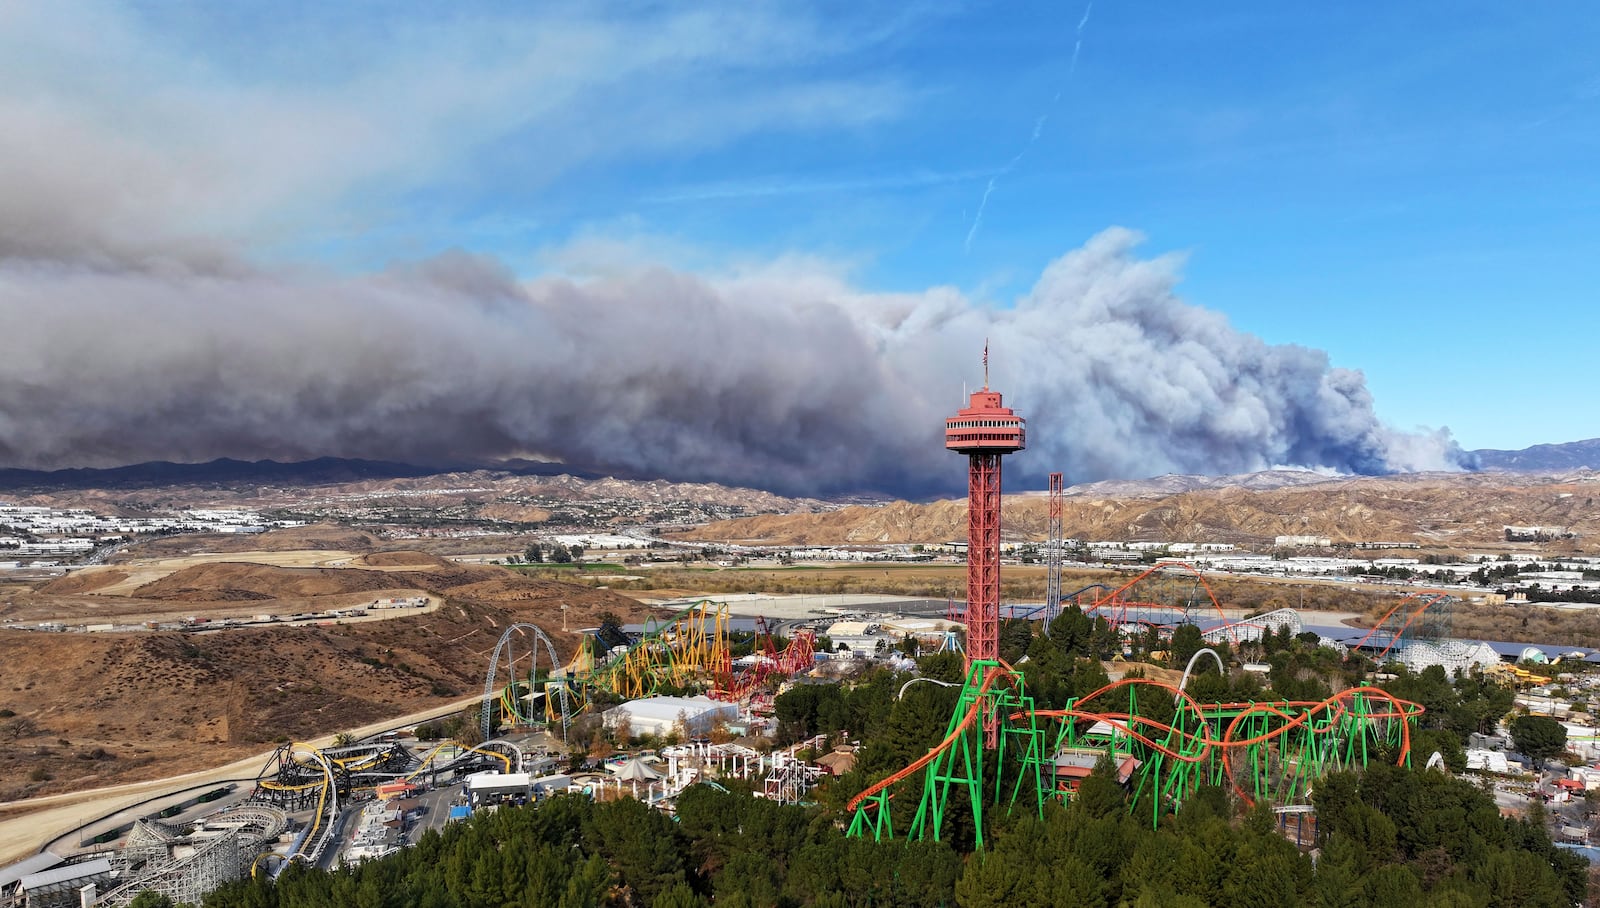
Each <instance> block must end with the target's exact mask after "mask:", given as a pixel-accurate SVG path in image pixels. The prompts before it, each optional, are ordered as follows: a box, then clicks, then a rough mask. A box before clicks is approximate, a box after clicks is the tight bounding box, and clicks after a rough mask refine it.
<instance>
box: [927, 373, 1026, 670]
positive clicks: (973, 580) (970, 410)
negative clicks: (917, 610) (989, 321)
mask: <svg viewBox="0 0 1600 908" xmlns="http://www.w3.org/2000/svg"><path fill="white" fill-rule="evenodd" d="M944 446H945V448H946V449H947V450H950V451H954V452H956V453H957V454H965V455H967V458H968V464H969V465H968V467H967V647H966V649H967V662H968V664H971V663H973V662H978V661H985V662H998V661H999V659H1000V458H1002V457H1004V456H1005V455H1007V454H1011V453H1014V452H1016V451H1020V450H1022V449H1023V448H1026V447H1027V446H1028V425H1027V420H1025V419H1023V418H1022V417H1020V416H1018V415H1017V414H1015V413H1013V412H1012V411H1011V408H1010V407H1006V406H1002V405H1001V402H1000V392H999V391H991V390H989V348H988V345H985V346H984V349H983V390H981V391H974V392H973V393H972V398H971V400H970V401H968V404H967V406H966V407H964V408H963V409H961V410H960V411H958V412H957V413H956V415H954V416H952V417H950V418H949V419H947V420H945V423H944Z"/></svg>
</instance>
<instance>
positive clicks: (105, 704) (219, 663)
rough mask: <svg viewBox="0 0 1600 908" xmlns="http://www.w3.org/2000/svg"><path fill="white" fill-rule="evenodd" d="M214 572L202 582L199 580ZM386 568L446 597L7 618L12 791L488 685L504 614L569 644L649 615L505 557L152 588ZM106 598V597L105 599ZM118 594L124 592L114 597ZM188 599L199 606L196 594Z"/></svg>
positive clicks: (12, 794) (240, 749)
mask: <svg viewBox="0 0 1600 908" xmlns="http://www.w3.org/2000/svg"><path fill="white" fill-rule="evenodd" d="M202 582H203V583H215V584H218V586H217V587H214V588H212V589H211V590H209V591H204V590H202V589H201V588H200V587H197V586H195V584H197V583H202ZM379 582H381V583H382V584H383V586H384V587H386V588H413V589H420V590H426V591H428V592H430V593H432V594H434V595H436V596H440V597H442V598H443V600H444V605H443V606H442V607H440V608H439V609H437V610H435V611H432V612H428V613H426V614H418V615H412V616H408V617H400V618H394V619H391V620H386V621H371V622H366V623H350V624H341V625H333V626H324V627H311V626H303V627H261V628H237V629H229V630H221V631H210V632H204V633H179V632H142V633H95V634H84V633H56V634H50V633H39V632H28V631H21V630H0V665H3V666H4V667H5V669H4V673H3V679H4V680H3V682H0V801H8V800H14V799H18V798H23V797H28V796H31V795H35V794H41V793H48V792H57V791H64V790H67V789H71V788H82V787H89V786H95V785H103V784H109V783H113V782H121V781H131V780H136V779H141V778H151V777H155V776H159V775H166V774H169V773H173V772H179V771H185V770H191V769H197V768H201V767H204V766H210V765H216V764H220V763H223V762H227V761H228V760H231V759H236V758H238V757H240V756H244V755H248V754H250V753H255V752H259V751H261V750H262V749H263V748H264V747H265V746H267V745H270V744H271V743H272V742H275V741H285V740H297V739H302V738H308V737H312V736H315V735H319V734H326V733H329V732H336V731H340V730H342V729H347V728H351V727H354V726H357V725H360V724H363V723H368V722H374V721H378V720H381V719H383V718H385V717H389V716H398V715H402V714H405V713H408V712H412V711H415V710H419V709H424V708H427V707H430V706H436V705H438V704H440V703H444V702H447V701H448V700H450V699H454V698H459V697H461V696H465V695H470V694H472V693H473V692H474V691H477V690H481V689H482V684H483V678H484V673H485V671H486V670H487V667H488V659H489V655H490V653H491V652H492V651H493V649H494V646H495V643H496V642H497V640H498V639H499V637H500V634H501V633H502V632H503V630H504V629H505V627H506V626H508V625H509V624H512V623H514V622H518V621H526V622H533V623H536V624H538V625H540V626H541V627H542V628H543V629H544V630H545V631H546V632H547V633H548V634H549V635H550V636H551V637H552V638H553V639H554V640H555V642H556V645H557V647H558V649H559V651H560V652H561V653H562V654H563V655H564V656H566V655H568V654H570V653H572V652H573V650H574V645H575V643H576V636H575V635H574V634H568V633H563V632H562V631H561V627H562V610H561V607H562V605H563V604H565V605H568V606H569V607H570V611H569V612H568V613H567V616H566V617H567V619H568V621H569V622H570V624H571V626H573V627H583V626H587V625H591V624H593V623H594V622H595V621H596V619H597V618H598V616H599V614H600V613H601V612H603V611H613V612H616V613H617V614H619V615H621V616H623V617H624V618H625V619H630V620H642V618H643V615H644V614H645V611H644V609H643V608H642V607H641V606H639V605H638V604H637V603H636V602H634V601H632V600H630V599H626V598H623V597H621V596H617V595H614V594H612V593H609V592H606V591H599V590H591V589H587V588H584V587H577V586H572V585H569V584H565V583H556V582H552V581H545V580H538V579H534V578H529V577H524V576H521V575H519V574H516V573H514V572H512V571H508V570H505V569H502V568H497V567H464V566H452V567H449V568H434V569H430V570H418V571H405V570H393V569H391V570H387V571H367V570H360V569H348V570H335V569H286V568H276V567H270V566H264V565H240V564H229V563H221V564H207V565H200V566H198V567H197V568H195V569H186V570H183V571H179V572H177V573H174V574H172V575H171V576H169V577H167V578H165V579H164V580H161V581H158V582H156V583H152V584H149V585H148V588H146V589H141V590H140V596H141V597H142V598H143V597H149V596H151V595H155V594H160V595H169V596H178V597H186V596H189V595H196V596H199V595H210V596H212V597H213V598H215V597H217V596H221V595H227V594H229V592H228V591H238V592H240V593H250V594H271V595H274V596H280V595H287V594H289V593H292V592H307V591H310V590H312V589H335V588H337V589H341V590H348V589H350V588H352V586H354V587H355V588H364V586H365V585H366V584H375V583H379ZM99 598H108V597H99ZM109 598H115V597H109ZM185 607H186V608H187V607H190V606H187V605H186V606H185Z"/></svg>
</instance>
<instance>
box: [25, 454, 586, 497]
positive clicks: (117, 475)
mask: <svg viewBox="0 0 1600 908" xmlns="http://www.w3.org/2000/svg"><path fill="white" fill-rule="evenodd" d="M484 469H492V470H496V471H499V472H503V473H510V474H513V475H516V476H561V475H569V476H576V477H579V478H581V479H598V478H600V477H601V474H599V473H596V472H594V471H592V470H583V469H579V468H576V467H572V466H568V465H566V464H559V463H544V462H541V461H535V460H506V461H499V462H496V463H493V464H482V463H458V464H439V465H433V466H421V465H418V464H407V463H391V462H389V461H383V460H354V459H349V458H343V457H319V458H317V459H316V460H302V461H298V462H294V463H280V462H278V461H276V460H256V461H249V460H231V459H229V458H221V459H218V460H213V461H209V462H207V463H169V462H167V461H152V462H150V463H139V464H132V465H130V466H126V467H111V468H109V469H101V470H97V469H87V468H85V469H71V470H16V469H4V470H0V489H3V490H8V491H9V490H38V491H46V490H49V491H54V490H63V489H110V488H115V489H142V488H160V487H164V486H177V485H223V486H225V485H237V484H249V485H278V486H316V485H338V484H342V483H348V482H362V481H368V480H379V479H413V478H416V477H421V476H434V475H437V474H440V473H451V472H466V471H472V470H484Z"/></svg>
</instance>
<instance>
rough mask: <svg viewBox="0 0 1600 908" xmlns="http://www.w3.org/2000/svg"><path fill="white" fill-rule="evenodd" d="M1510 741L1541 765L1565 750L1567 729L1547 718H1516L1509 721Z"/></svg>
mask: <svg viewBox="0 0 1600 908" xmlns="http://www.w3.org/2000/svg"><path fill="white" fill-rule="evenodd" d="M1511 740H1512V741H1513V742H1514V743H1515V744H1516V745H1517V750H1519V751H1521V752H1522V753H1524V754H1527V755H1528V756H1529V757H1531V758H1533V759H1534V760H1535V761H1537V762H1540V763H1542V762H1544V761H1545V760H1548V759H1550V758H1552V757H1556V756H1560V754H1561V752H1562V751H1564V750H1566V749H1567V727H1566V726H1565V725H1562V724H1561V723H1560V722H1557V721H1556V720H1554V719H1552V718H1550V717H1549V716H1518V717H1516V718H1515V719H1512V720H1511Z"/></svg>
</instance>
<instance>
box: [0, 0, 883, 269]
mask: <svg viewBox="0 0 1600 908" xmlns="http://www.w3.org/2000/svg"><path fill="white" fill-rule="evenodd" d="M419 9H420V11H415V12H414V11H409V10H408V11H404V12H400V13H396V14H394V15H392V17H390V18H391V19H392V21H389V19H386V20H385V21H384V22H383V23H381V25H382V27H381V28H380V27H377V25H378V24H377V23H374V22H371V21H368V22H364V23H363V22H360V21H340V22H334V23H330V24H329V25H328V28H329V29H331V30H333V31H334V37H331V38H330V37H329V36H327V35H324V34H323V33H322V27H321V26H322V23H315V25H316V27H311V26H310V25H308V24H307V23H304V22H296V21H290V20H293V19H294V16H296V15H302V13H300V12H299V11H296V12H293V13H289V14H287V15H285V16H284V19H285V20H286V21H283V22H274V21H272V17H270V16H267V15H266V14H265V13H261V14H259V16H258V18H259V19H261V20H262V21H260V22H258V23H254V25H255V26H257V27H259V29H260V31H259V33H257V34H252V35H249V36H242V35H238V34H205V33H196V32H195V31H193V30H190V31H186V32H184V33H182V34H176V33H174V32H171V31H168V30H163V29H162V28H161V27H160V26H159V24H157V23H154V22H152V21H150V20H147V19H142V18H141V17H140V16H139V15H138V14H137V13H136V12H135V11H134V8H130V7H126V6H123V5H120V4H114V3H99V2H92V0H80V2H70V0H69V2H64V3H61V4H33V5H18V6H7V7H6V8H5V10H4V12H3V15H4V16H5V19H4V22H3V25H4V27H0V84H4V85H5V86H6V89H5V91H4V92H3V93H0V172H4V173H6V175H7V189H6V191H5V192H4V193H0V258H3V257H4V256H7V255H22V256H28V257H45V258H50V257H57V256H62V255H81V254H83V253H84V252H85V251H92V252H93V254H95V255H99V256H103V257H106V258H108V259H118V260H125V259H178V260H184V261H188V262H191V263H194V262H198V261H202V260H214V259H216V258H219V257H227V256H228V255H229V254H230V250H236V249H238V248H242V247H248V246H251V245H256V244H260V243H263V242H266V243H271V242H273V241H275V240H277V239H279V238H280V237H282V236H285V235H292V234H294V233H295V232H298V231H303V230H304V229H306V227H307V225H308V224H315V225H316V226H317V228H318V229H326V228H327V227H328V222H329V221H330V220H340V219H347V218H349V217H350V216H349V214H348V213H347V211H346V209H347V208H348V207H349V203H350V202H351V200H352V199H356V198H366V197H374V196H376V197H383V196H391V197H392V196H394V195H396V194H399V193H403V192H405V191H407V190H409V189H411V188H414V187H424V186H433V185H439V184H445V185H450V184H455V185H461V184H466V185H472V184H475V183H476V184H479V185H484V184H487V183H489V182H490V181H493V180H501V179H505V180H507V181H508V182H514V183H516V184H518V185H520V186H523V187H530V186H531V187H536V186H539V185H542V184H546V183H549V182H550V181H553V180H556V179H558V178H560V177H561V176H562V175H563V174H565V173H567V172H570V171H571V169H572V168H574V167H575V166H578V165H582V164H588V163H591V162H594V161H596V160H600V159H605V158H608V157H609V158H619V157H620V158H624V159H626V158H628V157H629V156H631V155H637V154H642V153H649V152H652V151H655V150H659V149H663V148H687V149H693V150H700V149H705V148H714V147H717V146H719V145H722V144H724V143H727V142H729V141H733V140H735V139H738V138H739V137H741V136H745V135H749V134H751V133H753V132H758V131H769V130H787V131H796V130H801V131H803V130H817V129H830V128H850V127H853V126H858V125H860V124H862V123H869V122H874V121H876V120H878V119H882V118H887V117H892V116H895V115H896V114H897V112H898V111H899V110H900V109H901V108H902V106H903V105H904V104H905V103H906V99H907V97H908V96H907V94H906V93H905V92H904V90H902V89H901V88H900V87H899V86H898V85H897V84H896V82H895V80H894V79H893V78H891V77H888V76H883V75H878V74H873V73H871V72H866V73H863V74H862V75H860V76H859V77H852V78H848V79H843V78H839V77H837V76H832V77H821V76H818V75H817V74H816V73H817V71H818V69H819V67H817V66H815V65H814V64H816V63H818V62H819V61H826V60H828V59H830V58H831V57H832V56H833V55H838V54H849V53H855V52H858V51H860V50H861V49H862V43H861V42H863V41H868V40H883V34H882V32H881V30H880V31H879V32H877V33H873V32H872V30H871V29H853V28H836V27H833V25H832V24H831V23H827V22H823V21H822V20H820V19H819V18H817V17H816V16H815V15H813V14H811V13H808V12H806V11H803V10H798V11H787V10H778V9H776V8H773V7H768V6H764V5H749V4H736V3H730V4H715V5H710V6H708V5H704V4H699V5H695V6H694V7H692V8H682V9H679V8H673V7H667V8H654V9H651V8H647V9H645V10H643V11H639V10H634V11H633V13H634V14H632V15H629V16H620V15H615V16H614V15H610V14H609V12H608V10H607V8H605V7H604V6H594V7H590V6H569V7H560V8H555V9H553V10H546V9H544V8H541V9H540V10H539V11H537V12H521V11H515V10H513V11H509V12H502V13H496V14H494V15H467V14H462V15H457V16H451V15H442V14H440V13H439V11H438V10H436V9H431V8H419ZM314 14H316V13H315V11H314V10H313V11H311V12H306V13H303V15H306V16H309V15H314ZM330 15H331V14H330ZM86 22H93V23H95V28H94V29H92V30H91V29H85V28H84V23H86ZM237 26H238V23H236V22H235V23H232V24H231V25H229V26H228V27H237ZM362 26H366V28H365V29H363V28H362ZM216 27H219V28H220V27H223V26H216ZM302 31H305V32H309V33H310V34H312V35H314V36H316V39H315V40H307V41H306V43H305V46H304V47H303V48H301V50H302V51H303V53H301V54H299V55H296V54H294V53H289V52H287V50H281V51H279V50H275V48H288V47H293V46H295V42H296V40H297V39H299V38H300V36H301V32H302ZM91 32H92V36H91ZM864 33H865V34H868V35H870V37H863V34H864ZM257 45H258V46H257ZM246 47H248V48H249V50H248V52H246V51H245V48H246ZM229 50H235V51H237V53H235V54H233V55H230V54H229V53H228V51H229ZM306 73H313V74H314V75H313V76H307V75H306ZM495 143H516V144H517V145H518V152H517V154H516V155H515V156H514V159H511V163H510V164H509V165H508V164H507V163H506V161H507V160H508V158H511V156H508V155H505V154H500V155H498V157H497V159H496V163H497V164H498V165H499V166H501V167H507V166H510V167H511V168H513V169H514V170H515V173H514V174H512V175H510V176H509V177H508V176H507V175H506V174H504V173H495V174H481V175H480V174H475V173H474V172H473V164H474V163H475V158H474V156H473V155H474V152H475V150H477V149H483V148H486V147H489V146H492V145H494V144H495Z"/></svg>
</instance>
